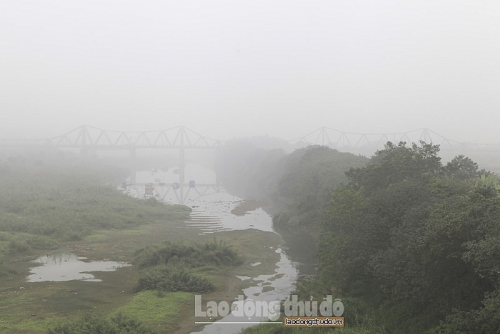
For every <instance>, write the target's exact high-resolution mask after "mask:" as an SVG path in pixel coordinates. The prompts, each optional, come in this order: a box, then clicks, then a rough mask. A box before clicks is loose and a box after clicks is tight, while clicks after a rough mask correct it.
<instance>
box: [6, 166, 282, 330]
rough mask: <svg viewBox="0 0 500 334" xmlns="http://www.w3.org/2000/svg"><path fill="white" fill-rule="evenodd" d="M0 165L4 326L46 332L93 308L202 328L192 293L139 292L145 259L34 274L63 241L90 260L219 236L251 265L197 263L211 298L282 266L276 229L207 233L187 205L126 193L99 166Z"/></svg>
mask: <svg viewBox="0 0 500 334" xmlns="http://www.w3.org/2000/svg"><path fill="white" fill-rule="evenodd" d="M0 167H1V168H0V169H1V170H0V171H1V172H2V173H0V174H1V175H0V183H1V184H0V185H1V186H2V187H1V190H0V197H1V199H2V202H1V203H0V213H1V215H0V217H1V219H0V332H1V333H30V334H31V333H46V332H47V330H48V328H54V326H56V325H57V324H62V323H68V322H72V321H76V320H78V319H81V318H82V317H83V316H84V315H85V314H87V313H89V312H90V313H94V314H98V315H101V316H106V317H108V316H113V315H116V314H118V313H121V314H124V315H128V316H130V317H131V318H133V319H135V320H137V321H140V322H142V323H143V324H145V325H147V326H149V327H151V328H153V329H155V330H156V331H157V332H158V333H173V332H175V333H190V332H191V331H199V330H201V329H202V328H201V326H197V325H196V324H195V323H194V322H195V320H197V321H203V320H206V319H200V318H197V319H195V318H194V293H186V292H162V293H156V292H152V291H143V292H134V285H135V284H136V283H137V280H138V278H139V275H140V272H141V271H140V270H139V268H138V267H137V266H129V267H124V268H119V269H117V270H116V271H109V272H92V274H93V275H94V276H95V278H96V279H97V280H101V281H100V282H92V281H81V280H80V281H79V280H73V281H66V282H64V281H62V282H33V283H29V282H27V280H26V278H27V276H28V274H29V271H30V268H31V267H33V266H34V265H35V263H33V262H32V261H33V260H35V259H36V258H38V257H40V256H42V255H48V254H49V253H52V252H55V251H56V250H57V249H65V250H67V251H69V252H71V253H72V254H74V255H75V256H77V257H85V258H86V259H85V260H84V261H88V262H89V261H116V262H125V263H131V262H132V261H133V259H134V257H135V253H136V251H137V250H138V249H141V248H143V247H146V246H151V245H155V244H160V243H162V242H165V241H168V242H174V243H183V244H185V245H192V244H194V243H198V244H199V243H205V242H213V240H214V238H216V240H217V241H222V242H224V243H227V244H230V245H232V247H233V248H234V250H235V251H236V252H238V253H239V254H240V255H241V256H242V257H243V264H242V265H240V266H238V267H230V266H213V267H209V266H205V267H203V268H201V269H198V270H197V269H194V270H195V272H196V274H199V275H201V276H203V277H205V278H207V279H209V280H210V281H212V282H213V283H214V284H215V287H216V289H215V291H213V292H211V293H209V294H205V295H203V298H204V300H213V301H222V300H224V301H232V300H234V299H235V298H236V297H237V296H238V295H241V294H242V291H243V289H244V288H247V287H249V286H255V285H258V284H260V285H261V286H263V288H266V286H267V285H268V283H267V282H265V281H255V280H253V279H252V277H258V276H259V275H267V274H269V275H272V274H275V270H276V268H277V266H276V264H277V262H278V261H279V260H280V256H281V255H280V254H279V253H277V252H276V248H277V246H278V245H281V244H282V243H283V241H282V239H281V238H280V236H279V235H277V234H276V233H273V232H264V231H259V230H256V229H241V230H236V231H219V232H217V233H215V234H210V233H206V231H204V230H202V228H200V227H196V225H195V224H192V222H190V221H189V219H188V213H189V212H190V209H189V208H186V207H183V206H169V205H164V204H161V203H157V202H155V201H154V200H144V199H143V200H137V199H133V198H130V197H128V196H124V195H123V194H122V193H121V192H120V191H118V190H116V188H114V187H113V186H112V184H113V183H114V182H116V181H115V180H114V179H113V177H114V178H116V174H115V173H112V172H110V171H109V170H107V169H106V168H105V167H99V170H101V172H102V173H101V172H99V171H96V169H95V168H94V169H92V167H89V169H88V170H87V169H85V168H86V167H88V166H79V165H78V164H73V165H72V166H67V165H65V166H57V167H53V166H39V165H26V164H23V165H14V164H3V165H2V166H0ZM115 184H116V183H115ZM228 214H230V213H229V212H228ZM235 217H236V216H235ZM259 217H260V216H259ZM252 219H253V218H252ZM237 276H239V277H249V279H245V280H242V279H241V278H238V277H237ZM268 288H269V287H268Z"/></svg>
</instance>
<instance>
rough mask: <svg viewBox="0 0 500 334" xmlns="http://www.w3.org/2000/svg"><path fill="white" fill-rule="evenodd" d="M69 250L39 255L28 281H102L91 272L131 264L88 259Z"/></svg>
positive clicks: (113, 269)
mask: <svg viewBox="0 0 500 334" xmlns="http://www.w3.org/2000/svg"><path fill="white" fill-rule="evenodd" d="M86 260H87V258H85V257H78V256H76V255H75V254H72V253H70V252H67V251H61V252H56V253H51V254H47V255H44V256H42V257H39V258H38V259H36V260H34V261H33V263H35V264H38V266H37V267H33V268H31V270H30V275H29V276H28V277H27V278H26V279H27V281H28V282H64V281H73V280H80V281H86V282H101V280H100V279H98V278H95V276H94V275H92V274H90V273H91V272H97V271H115V270H116V269H118V268H123V267H129V266H131V265H130V264H128V263H124V262H114V261H86Z"/></svg>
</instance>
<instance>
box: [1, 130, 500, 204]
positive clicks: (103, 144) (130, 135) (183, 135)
mask: <svg viewBox="0 0 500 334" xmlns="http://www.w3.org/2000/svg"><path fill="white" fill-rule="evenodd" d="M388 141H390V142H392V143H394V144H397V143H399V142H406V143H407V144H410V143H419V142H420V141H424V142H426V143H432V144H435V145H436V144H437V145H440V149H441V151H449V152H452V153H453V154H454V155H456V154H467V153H471V152H486V153H488V154H494V153H497V154H498V153H500V144H477V143H468V142H460V141H457V140H452V139H449V138H446V137H444V136H442V135H440V134H438V133H436V132H434V131H432V130H429V129H419V130H414V131H408V132H400V133H355V132H345V131H339V130H335V129H332V128H328V127H321V128H319V129H316V130H315V131H312V132H310V133H308V134H306V135H303V136H301V137H298V138H295V139H293V140H289V141H288V144H289V146H290V147H292V148H293V147H294V148H300V147H304V146H308V145H323V146H328V147H331V148H334V149H337V150H339V151H344V152H352V153H357V154H362V155H366V156H370V155H372V154H373V153H374V152H375V151H377V150H380V149H383V148H384V145H385V144H386V143H387V142H388ZM223 143H224V142H223V141H220V140H216V139H212V138H209V137H206V136H203V135H201V134H199V133H197V132H195V131H192V130H190V129H188V128H186V127H184V126H178V127H172V128H168V129H165V130H159V131H109V130H102V129H98V128H95V127H92V126H87V125H82V126H80V127H78V128H76V129H74V130H71V131H69V132H67V133H65V134H63V135H60V136H56V137H52V138H47V139H0V148H1V147H7V148H57V149H59V148H62V149H65V148H67V149H79V150H80V152H81V153H82V154H83V155H87V154H88V153H89V152H95V151H98V150H128V151H129V152H130V156H131V158H132V159H134V158H135V156H136V151H137V150H138V149H176V150H179V158H180V159H179V182H178V185H176V186H174V185H173V184H172V185H166V184H164V183H163V184H162V183H157V184H154V185H153V187H154V193H155V195H154V196H156V197H158V198H160V199H162V200H165V199H166V198H167V196H169V197H170V198H173V197H175V198H176V199H177V202H178V203H180V204H183V203H185V202H186V200H187V199H188V196H190V197H193V196H194V197H195V198H199V197H202V196H205V195H208V194H212V193H215V192H219V191H220V190H221V187H220V184H219V182H218V181H217V180H216V183H215V184H197V185H196V186H195V187H190V186H189V184H188V183H186V182H185V159H184V150H185V149H204V150H207V149H211V150H217V149H219V148H220V147H222V145H223ZM145 187H146V185H145V184H139V183H135V179H134V180H132V182H131V184H128V185H127V187H126V190H127V191H129V193H130V194H131V195H134V196H137V197H140V196H141V194H142V196H144V194H145V192H144V190H145Z"/></svg>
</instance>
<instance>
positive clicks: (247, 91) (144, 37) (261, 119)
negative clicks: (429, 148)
mask: <svg viewBox="0 0 500 334" xmlns="http://www.w3.org/2000/svg"><path fill="white" fill-rule="evenodd" d="M0 115H1V119H0V120H1V122H0V137H19V136H24V137H47V136H56V135H59V134H62V133H64V132H67V131H69V130H71V129H72V128H75V127H77V126H79V125H81V124H89V125H94V126H96V127H100V128H105V129H116V130H158V129H163V128H169V127H173V126H177V125H185V126H187V127H189V128H191V129H193V130H195V131H197V132H200V133H203V134H206V135H207V136H210V137H215V138H217V139H227V138H232V137H236V136H248V135H265V134H269V135H273V136H278V137H282V138H285V139H289V138H293V137H297V136H300V135H302V134H305V133H308V132H310V131H312V130H314V129H316V128H318V127H320V126H327V127H331V128H336V129H339V130H343V131H353V132H402V131H409V130H414V129H417V128H422V127H428V128H431V129H433V130H434V131H436V132H438V133H441V134H443V135H444V136H447V137H450V138H452V139H457V140H468V141H475V142H500V1H469V0H467V1H457V0H453V1H435V0H433V1H422V0H418V1H417V0H415V1H388V0H384V1H356V0H344V1H334V0H329V1H314V0H307V1H305V0H304V1H291V0H286V1H270V0H266V1H234V0H232V1H210V0H203V1H180V0H176V1H123V0H119V1H88V0H86V1H74V0H73V1H67V0H64V1H53V0H51V1H39V0H36V1H19V0H2V1H0Z"/></svg>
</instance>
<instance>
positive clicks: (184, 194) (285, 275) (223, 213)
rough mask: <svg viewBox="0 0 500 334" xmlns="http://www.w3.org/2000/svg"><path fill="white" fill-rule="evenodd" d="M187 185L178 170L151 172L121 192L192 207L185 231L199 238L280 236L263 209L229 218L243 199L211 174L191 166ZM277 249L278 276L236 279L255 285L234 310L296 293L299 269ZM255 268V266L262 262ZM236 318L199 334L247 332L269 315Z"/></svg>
mask: <svg viewBox="0 0 500 334" xmlns="http://www.w3.org/2000/svg"><path fill="white" fill-rule="evenodd" d="M184 180H186V181H185V184H184V185H181V184H179V171H178V170H177V169H175V168H170V169H167V168H163V169H159V168H153V169H151V170H148V171H138V172H136V173H135V177H133V178H131V179H130V180H128V182H127V183H126V184H124V185H123V186H122V187H123V189H124V191H125V192H127V193H129V194H130V195H132V196H135V197H155V198H157V199H159V200H161V201H164V202H166V203H171V204H184V205H186V206H189V207H191V208H192V212H191V215H190V219H189V220H188V221H186V228H197V229H199V230H200V233H201V234H214V233H218V232H221V231H229V230H244V229H257V230H261V231H266V232H274V233H276V232H275V231H274V229H273V224H272V219H271V217H270V216H269V214H267V213H266V212H265V211H264V210H263V209H262V208H256V209H255V210H251V211H248V212H246V214H244V215H235V214H233V213H231V211H232V210H233V209H235V208H236V207H237V205H238V204H240V203H241V201H242V199H241V198H239V197H237V196H234V195H232V194H229V193H227V192H226V191H225V190H224V189H223V188H221V187H218V186H217V185H216V184H215V180H216V177H215V173H214V172H213V171H212V170H210V169H208V168H206V167H203V166H200V165H196V164H188V165H186V168H185V177H184ZM274 249H275V251H276V252H277V253H278V254H279V255H280V259H279V261H278V262H277V263H276V268H275V270H274V272H262V273H261V274H260V275H258V276H256V277H244V276H237V277H238V278H239V279H241V280H249V281H250V282H251V286H249V287H248V288H246V289H244V290H243V291H242V292H241V294H242V295H244V296H245V300H244V301H241V300H240V301H239V302H237V303H235V304H234V305H233V306H232V307H233V309H234V308H237V309H238V308H239V309H240V310H241V309H243V308H246V307H247V306H249V305H250V303H254V304H259V303H260V304H259V305H263V304H265V303H267V305H271V304H273V303H276V302H278V301H282V300H284V299H285V298H286V297H288V296H289V295H290V293H291V292H292V291H293V290H294V285H295V282H296V280H297V276H298V270H297V264H296V263H293V262H292V261H291V260H290V258H289V257H288V256H287V254H286V253H285V251H284V250H283V249H282V248H281V245H275V246H274ZM253 265H255V266H257V265H259V263H254V264H253ZM264 286H265V287H266V289H265V291H264V289H263V287H264ZM235 297H237V296H235ZM193 311H194V310H193ZM235 314H237V313H236V312H233V313H230V314H228V315H227V316H225V317H223V318H221V319H219V320H218V321H216V322H213V323H207V324H206V325H205V326H204V327H203V329H202V331H200V332H196V334H199V333H207V334H209V333H214V334H215V333H223V334H233V333H239V332H240V331H241V330H242V329H243V328H246V327H250V326H253V325H256V324H258V323H259V322H262V321H267V320H269V319H268V318H269V316H264V315H260V316H259V315H258V314H254V315H253V316H251V315H250V313H245V314H244V315H245V317H241V316H236V315H235ZM193 334H194V333H193Z"/></svg>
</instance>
